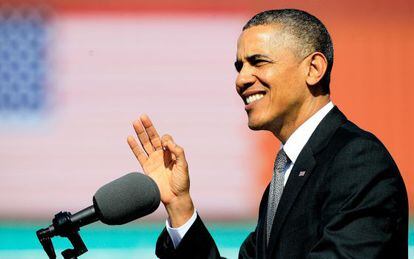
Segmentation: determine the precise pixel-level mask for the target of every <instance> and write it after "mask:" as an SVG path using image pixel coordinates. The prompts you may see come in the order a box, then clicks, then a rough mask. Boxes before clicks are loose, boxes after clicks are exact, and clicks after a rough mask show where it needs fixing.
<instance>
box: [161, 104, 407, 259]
mask: <svg viewBox="0 0 414 259" xmlns="http://www.w3.org/2000/svg"><path fill="white" fill-rule="evenodd" d="M303 171H304V172H305V174H304V175H303V176H301V174H300V172H303ZM302 174H303V173H302ZM268 189H269V186H268V187H267V189H266V191H265V192H264V194H263V198H262V201H261V204H260V209H259V219H258V223H257V227H256V229H255V231H254V232H252V233H251V234H250V235H249V236H248V237H247V238H246V240H245V241H244V242H243V244H242V246H241V248H240V253H239V258H281V259H290V258H293V259H299V258H309V259H310V258H329V259H331V258H363V259H369V258H375V259H379V258H388V259H389V258H392V259H402V258H407V257H408V199H407V193H406V189H405V186H404V183H403V180H402V178H401V175H400V173H399V171H398V168H397V166H396V164H395V163H394V161H393V159H392V157H391V156H390V154H389V153H388V152H387V150H386V148H385V147H384V145H383V144H382V143H381V142H380V141H379V140H378V139H377V138H376V137H375V136H374V135H372V134H371V133H368V132H366V131H363V130H361V129H360V128H358V127H357V126H356V125H354V124H353V123H352V122H350V121H348V120H347V119H346V117H345V116H344V115H343V114H342V113H341V112H340V111H339V110H338V108H337V107H334V108H333V109H332V110H331V111H330V112H329V113H328V114H327V116H326V117H325V118H324V119H323V120H322V121H321V123H320V124H319V125H318V127H317V128H316V130H315V132H314V133H313V134H312V136H311V138H310V139H309V141H308V142H307V144H306V145H305V147H304V148H303V150H302V151H301V153H300V154H299V157H298V158H297V160H296V162H295V164H294V166H293V169H292V171H291V173H290V176H289V179H288V181H287V183H286V186H285V188H284V191H283V195H282V197H281V200H280V203H279V206H278V208H277V212H276V215H275V219H274V223H273V229H272V232H271V235H270V240H269V244H268V245H267V244H266V233H265V229H266V227H265V226H266V222H265V221H266V211H267V197H268ZM156 254H157V256H158V257H160V258H192V259H195V258H220V254H219V252H218V249H217V247H216V245H215V243H214V240H213V239H212V237H211V235H210V234H209V232H208V230H207V228H206V227H205V226H204V224H203V222H202V221H201V219H200V217H198V218H197V220H196V221H195V223H194V224H193V225H192V226H191V228H190V229H189V231H188V232H187V234H186V235H185V236H184V238H183V239H182V241H181V243H180V245H179V246H178V247H177V249H174V246H173V244H172V241H171V239H170V237H169V235H168V233H167V232H166V230H165V229H164V231H163V232H162V233H161V235H160V237H159V239H158V241H157V248H156Z"/></svg>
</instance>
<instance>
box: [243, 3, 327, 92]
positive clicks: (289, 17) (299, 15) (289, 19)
mask: <svg viewBox="0 0 414 259" xmlns="http://www.w3.org/2000/svg"><path fill="white" fill-rule="evenodd" d="M268 24H279V25H281V26H282V28H283V31H285V32H287V33H289V34H291V35H292V36H293V37H295V38H296V39H297V42H298V44H299V48H300V53H298V54H299V55H301V56H302V57H305V56H307V55H309V54H311V53H312V52H315V51H318V52H321V53H322V54H323V55H324V56H325V57H326V59H327V61H328V67H327V70H326V73H325V75H324V77H323V78H322V80H321V86H322V91H323V92H324V93H329V92H330V89H329V83H330V77H331V70H332V66H333V61H334V50H333V44H332V40H331V36H330V35H329V33H328V30H327V29H326V27H325V25H323V23H322V22H321V21H320V20H319V19H318V18H316V17H315V16H313V15H311V14H309V13H307V12H305V11H301V10H297V9H280V10H268V11H264V12H261V13H258V14H256V15H255V16H253V18H251V19H250V20H249V21H248V22H247V23H246V25H245V26H244V27H243V31H244V30H246V29H248V28H250V27H253V26H258V25H268Z"/></svg>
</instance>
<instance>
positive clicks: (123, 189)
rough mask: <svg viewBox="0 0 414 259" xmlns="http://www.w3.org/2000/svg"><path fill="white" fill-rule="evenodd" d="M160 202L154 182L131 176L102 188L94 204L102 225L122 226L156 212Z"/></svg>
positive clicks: (142, 175) (96, 194)
mask: <svg viewBox="0 0 414 259" xmlns="http://www.w3.org/2000/svg"><path fill="white" fill-rule="evenodd" d="M160 199H161V197H160V191H159V189H158V186H157V184H156V183H155V182H154V180H152V179H151V178H150V177H149V176H147V175H144V174H141V173H129V174H127V175H124V176H122V177H120V178H118V179H116V180H114V181H112V182H110V183H108V184H106V185H104V186H102V187H101V188H99V190H98V191H97V192H96V193H95V196H94V197H93V204H94V207H95V210H96V212H97V213H98V215H99V219H100V220H101V221H102V222H103V223H105V224H108V225H121V224H124V223H127V222H130V221H132V220H135V219H137V218H140V217H143V216H145V215H148V214H150V213H152V212H154V211H155V210H156V209H157V208H158V206H159V204H160Z"/></svg>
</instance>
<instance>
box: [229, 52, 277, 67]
mask: <svg viewBox="0 0 414 259" xmlns="http://www.w3.org/2000/svg"><path fill="white" fill-rule="evenodd" d="M258 59H267V60H269V59H270V57H268V56H266V55H263V54H254V55H251V56H247V57H246V60H247V62H249V63H251V64H252V63H255V62H257V60H258ZM234 66H235V67H236V70H237V71H240V70H241V68H242V67H243V61H242V60H241V59H239V58H237V59H236V62H234Z"/></svg>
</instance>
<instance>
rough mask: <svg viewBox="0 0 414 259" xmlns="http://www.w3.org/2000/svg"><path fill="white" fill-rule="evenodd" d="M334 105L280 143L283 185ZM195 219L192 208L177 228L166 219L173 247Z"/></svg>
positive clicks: (326, 106)
mask: <svg viewBox="0 0 414 259" xmlns="http://www.w3.org/2000/svg"><path fill="white" fill-rule="evenodd" d="M333 107H334V105H333V103H332V102H329V103H327V104H326V105H325V106H324V107H322V109H320V110H319V111H317V112H316V113H315V114H314V115H312V116H311V117H310V118H309V119H307V120H306V121H305V122H304V123H303V124H302V125H300V126H299V128H297V129H296V130H295V131H294V132H293V133H292V135H291V136H290V137H289V138H288V140H287V141H286V143H285V144H284V145H281V147H280V148H283V149H284V151H285V153H286V155H287V156H288V157H289V159H290V161H291V162H290V163H289V164H288V166H287V168H286V169H285V172H284V173H285V179H284V180H285V181H284V185H286V182H287V180H288V178H289V175H290V172H291V171H292V168H293V166H294V164H295V162H296V159H297V158H298V156H299V154H300V152H301V151H302V149H303V147H304V146H305V144H306V143H307V142H308V140H309V138H310V137H311V135H312V133H313V132H314V131H315V129H316V127H317V126H318V125H319V123H320V122H321V121H322V119H323V118H325V116H326V115H327V114H328V112H329V111H330V110H332V108H333ZM196 219H197V212H196V210H194V214H193V215H192V216H191V218H190V219H189V220H188V221H187V222H186V223H185V224H184V225H182V226H180V227H178V228H172V227H171V224H170V221H169V219H167V220H166V228H167V232H168V234H169V235H170V237H171V239H172V241H173V244H174V247H175V248H177V246H178V245H179V244H180V242H181V240H182V239H183V237H184V235H185V234H186V233H187V231H188V230H189V229H190V227H191V226H192V225H193V223H194V221H195V220H196Z"/></svg>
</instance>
